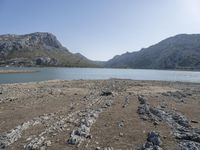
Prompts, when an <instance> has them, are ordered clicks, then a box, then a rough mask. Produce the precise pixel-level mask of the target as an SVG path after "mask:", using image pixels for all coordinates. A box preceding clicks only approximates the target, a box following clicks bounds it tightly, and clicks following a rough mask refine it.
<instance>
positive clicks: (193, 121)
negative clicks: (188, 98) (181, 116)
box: [190, 120, 199, 123]
mask: <svg viewBox="0 0 200 150" xmlns="http://www.w3.org/2000/svg"><path fill="white" fill-rule="evenodd" d="M190 122H191V123H199V122H198V121H196V120H191V121H190Z"/></svg>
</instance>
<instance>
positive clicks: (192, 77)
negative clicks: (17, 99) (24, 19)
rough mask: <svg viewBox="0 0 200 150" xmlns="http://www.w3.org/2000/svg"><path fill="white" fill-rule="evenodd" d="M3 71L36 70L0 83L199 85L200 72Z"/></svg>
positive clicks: (2, 77) (5, 76)
mask: <svg viewBox="0 0 200 150" xmlns="http://www.w3.org/2000/svg"><path fill="white" fill-rule="evenodd" d="M0 69H4V70H6V69H7V70H12V69H25V70H38V71H39V72H34V73H14V74H0V83H19V82H32V81H44V80H55V79H61V80H79V79H85V80H88V79H89V80H95V79H110V78H119V79H133V80H160V81H183V82H195V83H200V72H194V71H168V70H167V71H166V70H145V69H104V68H50V67H49V68H48V67H46V68H29V67H24V68H14V67H0Z"/></svg>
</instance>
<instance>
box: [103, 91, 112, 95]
mask: <svg viewBox="0 0 200 150" xmlns="http://www.w3.org/2000/svg"><path fill="white" fill-rule="evenodd" d="M110 95H112V92H110V91H102V92H101V94H100V96H110Z"/></svg>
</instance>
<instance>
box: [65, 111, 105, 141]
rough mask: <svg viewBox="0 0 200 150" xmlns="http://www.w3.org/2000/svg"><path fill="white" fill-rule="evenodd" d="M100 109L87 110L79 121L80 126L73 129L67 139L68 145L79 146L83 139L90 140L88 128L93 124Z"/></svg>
mask: <svg viewBox="0 0 200 150" xmlns="http://www.w3.org/2000/svg"><path fill="white" fill-rule="evenodd" d="M101 111H102V110H101V109H97V110H87V111H86V112H85V113H83V114H82V115H83V117H82V118H81V119H80V125H79V127H78V128H76V129H74V130H73V131H72V133H71V135H70V138H69V139H68V144H72V145H79V144H80V143H81V142H82V141H83V140H84V139H86V138H91V135H90V128H91V126H92V125H93V123H95V121H96V119H97V117H98V115H99V113H101Z"/></svg>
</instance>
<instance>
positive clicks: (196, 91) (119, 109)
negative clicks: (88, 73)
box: [0, 79, 200, 150]
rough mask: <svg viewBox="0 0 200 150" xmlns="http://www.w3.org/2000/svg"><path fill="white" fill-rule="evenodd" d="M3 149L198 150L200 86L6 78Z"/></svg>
mask: <svg viewBox="0 0 200 150" xmlns="http://www.w3.org/2000/svg"><path fill="white" fill-rule="evenodd" d="M0 149H9V150H19V149H27V150H34V149H36V150H45V149H50V150H55V149H64V150H77V149H80V150H101V149H102V150H137V149H140V150H147V149H148V150H151V149H152V150H153V149H158V150H162V149H164V150H165V149H166V150H178V149H180V150H190V149H191V150H193V149H194V150H198V149H200V85H199V84H193V83H180V82H159V81H134V80H118V79H110V80H92V81H90V80H88V81H86V80H77V81H62V80H55V81H45V82H33V83H18V84H1V85H0Z"/></svg>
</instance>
